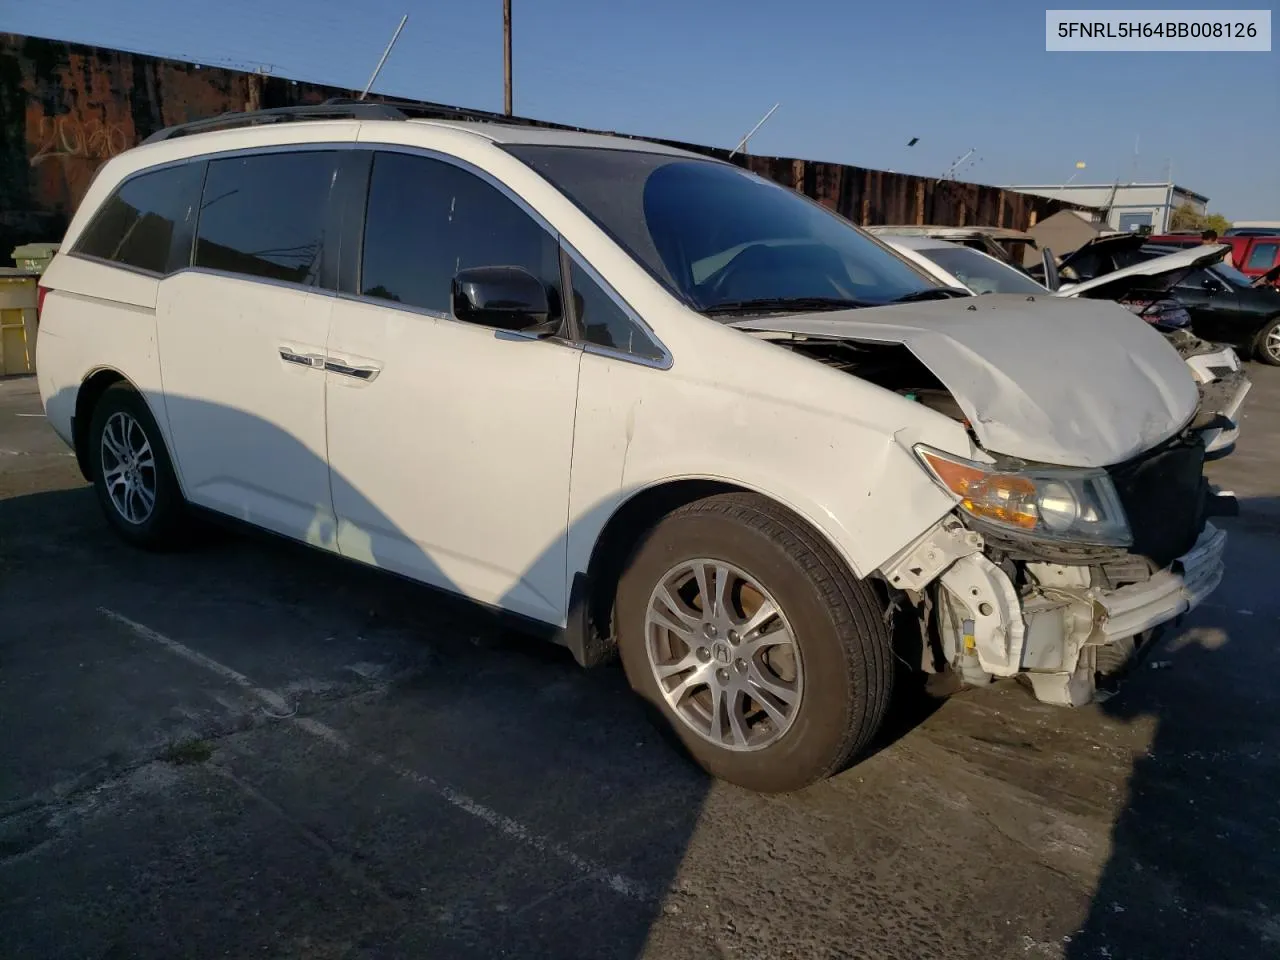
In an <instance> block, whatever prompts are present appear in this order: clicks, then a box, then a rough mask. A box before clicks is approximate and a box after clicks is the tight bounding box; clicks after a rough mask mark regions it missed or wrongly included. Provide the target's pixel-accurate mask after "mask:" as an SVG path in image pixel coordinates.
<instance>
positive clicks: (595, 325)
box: [569, 263, 663, 360]
mask: <svg viewBox="0 0 1280 960" xmlns="http://www.w3.org/2000/svg"><path fill="white" fill-rule="evenodd" d="M569 276H570V285H571V286H572V287H573V306H574V310H575V311H576V312H577V317H578V326H579V327H580V328H581V330H582V338H583V339H584V340H586V341H587V343H594V344H596V345H598V346H601V347H609V348H610V349H612V350H618V351H620V352H622V353H628V354H631V356H633V357H645V358H647V359H650V360H659V359H661V358H662V356H663V354H662V351H661V350H660V349H658V345H657V344H656V343H654V342H653V340H651V339H650V338H649V335H648V334H646V333H645V332H644V330H642V329H641V328H640V327H639V326H637V325H636V323H635V321H633V320H632V319H631V318H630V317H629V316H627V314H626V312H625V311H623V309H622V308H621V307H620V306H618V304H617V303H616V302H615V301H614V300H613V298H612V297H610V296H609V294H607V293H605V291H604V289H603V288H602V287H601V286H600V284H598V283H596V282H595V280H593V279H592V278H591V275H590V274H588V273H587V271H585V270H583V269H582V267H580V266H578V264H576V263H575V264H574V265H573V270H572V272H571V273H570V275H569Z"/></svg>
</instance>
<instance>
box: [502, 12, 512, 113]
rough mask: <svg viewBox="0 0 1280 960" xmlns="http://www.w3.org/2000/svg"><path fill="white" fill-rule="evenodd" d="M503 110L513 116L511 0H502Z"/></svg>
mask: <svg viewBox="0 0 1280 960" xmlns="http://www.w3.org/2000/svg"><path fill="white" fill-rule="evenodd" d="M502 112H503V113H505V114H506V115H507V116H508V117H509V116H511V0H502Z"/></svg>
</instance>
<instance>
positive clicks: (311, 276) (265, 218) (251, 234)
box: [196, 151, 337, 284]
mask: <svg viewBox="0 0 1280 960" xmlns="http://www.w3.org/2000/svg"><path fill="white" fill-rule="evenodd" d="M336 156H337V155H336V154H335V153H334V152H332V151H328V152H308V153H270V154H261V155H258V156H252V157H232V158H229V159H226V160H213V161H211V162H210V163H209V174H208V176H207V177H206V178H205V184H204V195H203V197H202V198H201V204H200V223H199V227H198V231H199V235H198V236H197V238H196V266H198V267H209V268H210V269H213V270H227V271H229V272H231V273H243V274H246V275H248V276H251V277H266V278H269V279H272V280H287V281H289V282H292V283H304V284H313V283H315V281H316V274H317V272H318V269H319V263H320V249H321V245H322V243H323V239H324V221H325V213H326V207H327V205H328V200H329V187H330V185H331V184H332V182H333V173H334V166H335V162H336Z"/></svg>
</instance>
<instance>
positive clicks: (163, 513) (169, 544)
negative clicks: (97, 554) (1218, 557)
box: [88, 383, 187, 550]
mask: <svg viewBox="0 0 1280 960" xmlns="http://www.w3.org/2000/svg"><path fill="white" fill-rule="evenodd" d="M108 430H110V436H109V437H108V438H107V439H106V440H104V435H105V434H107V432H108ZM122 438H125V441H126V442H127V444H128V445H129V447H130V448H131V451H130V452H138V451H139V450H140V451H141V455H140V456H138V457H137V463H138V466H137V468H136V470H134V471H132V472H131V473H130V482H132V483H134V485H135V486H134V489H135V490H139V488H141V489H149V490H150V491H151V492H152V493H153V499H152V502H151V504H150V506H149V508H147V502H146V497H145V496H144V495H143V494H142V492H141V491H140V492H138V493H135V494H134V495H132V496H127V495H126V496H124V498H123V502H124V503H125V504H127V506H122V505H121V497H122V484H123V481H121V480H119V473H120V467H121V464H122V462H123V461H121V460H119V459H117V458H116V457H115V455H114V453H113V452H112V449H113V447H114V448H120V445H121V442H122ZM88 443H89V449H88V459H89V470H90V476H92V478H93V487H94V490H95V491H96V492H97V495H98V503H99V504H100V505H101V506H102V511H103V513H104V514H105V515H106V518H107V522H108V523H109V524H111V527H112V529H114V530H115V532H116V533H117V534H119V535H120V536H121V538H123V539H124V540H126V541H127V542H129V543H131V544H133V545H134V546H136V547H141V548H142V549H145V550H164V549H170V548H173V547H175V546H177V545H178V544H179V543H180V542H181V540H182V538H183V534H184V533H185V530H186V519H187V518H186V504H185V503H184V502H183V498H182V492H181V490H180V489H179V487H178V481H177V478H176V477H175V475H174V472H173V465H172V462H171V461H170V459H169V452H168V451H167V450H166V449H165V446H164V440H163V439H162V437H161V434H160V428H159V427H158V426H157V425H156V421H155V418H154V417H153V416H152V415H151V410H150V409H149V408H148V407H147V404H146V401H145V400H143V399H142V397H141V396H140V395H139V394H138V393H137V392H136V391H135V390H133V389H132V388H131V387H129V386H127V385H126V384H123V383H119V384H113V385H112V386H110V387H108V388H107V389H106V390H105V391H104V392H103V394H102V396H101V397H100V398H99V400H98V403H97V405H96V406H95V407H94V408H93V416H92V418H91V420H90V426H89V437H88ZM147 451H149V452H150V453H151V457H150V461H149V465H148V458H147V456H146V453H147ZM126 472H128V471H126ZM109 477H110V478H111V479H109ZM126 509H127V510H128V511H129V512H130V513H131V514H132V519H131V518H130V517H129V516H126Z"/></svg>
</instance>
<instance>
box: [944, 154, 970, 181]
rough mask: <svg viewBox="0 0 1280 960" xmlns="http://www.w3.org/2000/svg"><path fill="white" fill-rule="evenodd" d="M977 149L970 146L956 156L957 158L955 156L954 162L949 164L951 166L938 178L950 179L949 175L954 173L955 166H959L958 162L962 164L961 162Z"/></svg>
mask: <svg viewBox="0 0 1280 960" xmlns="http://www.w3.org/2000/svg"><path fill="white" fill-rule="evenodd" d="M977 151H978V148H977V147H970V148H969V149H968V150H967V151H965V152H964V153H963V154H961V155H960V156H959V157H957V158H956V160H955V162H954V163H953V164H951V166H949V167H947V172H946V173H944V174H943V175H942V176H941V178H940V179H942V180H949V179H951V175H952V174H953V173H955V171H956V168H957V167H959V166H960V164H962V163H964V162H965V161H966V160H968V159H969V158H970V157H971V156H973V154H975V153H976V152H977ZM975 162H976V161H975Z"/></svg>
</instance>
